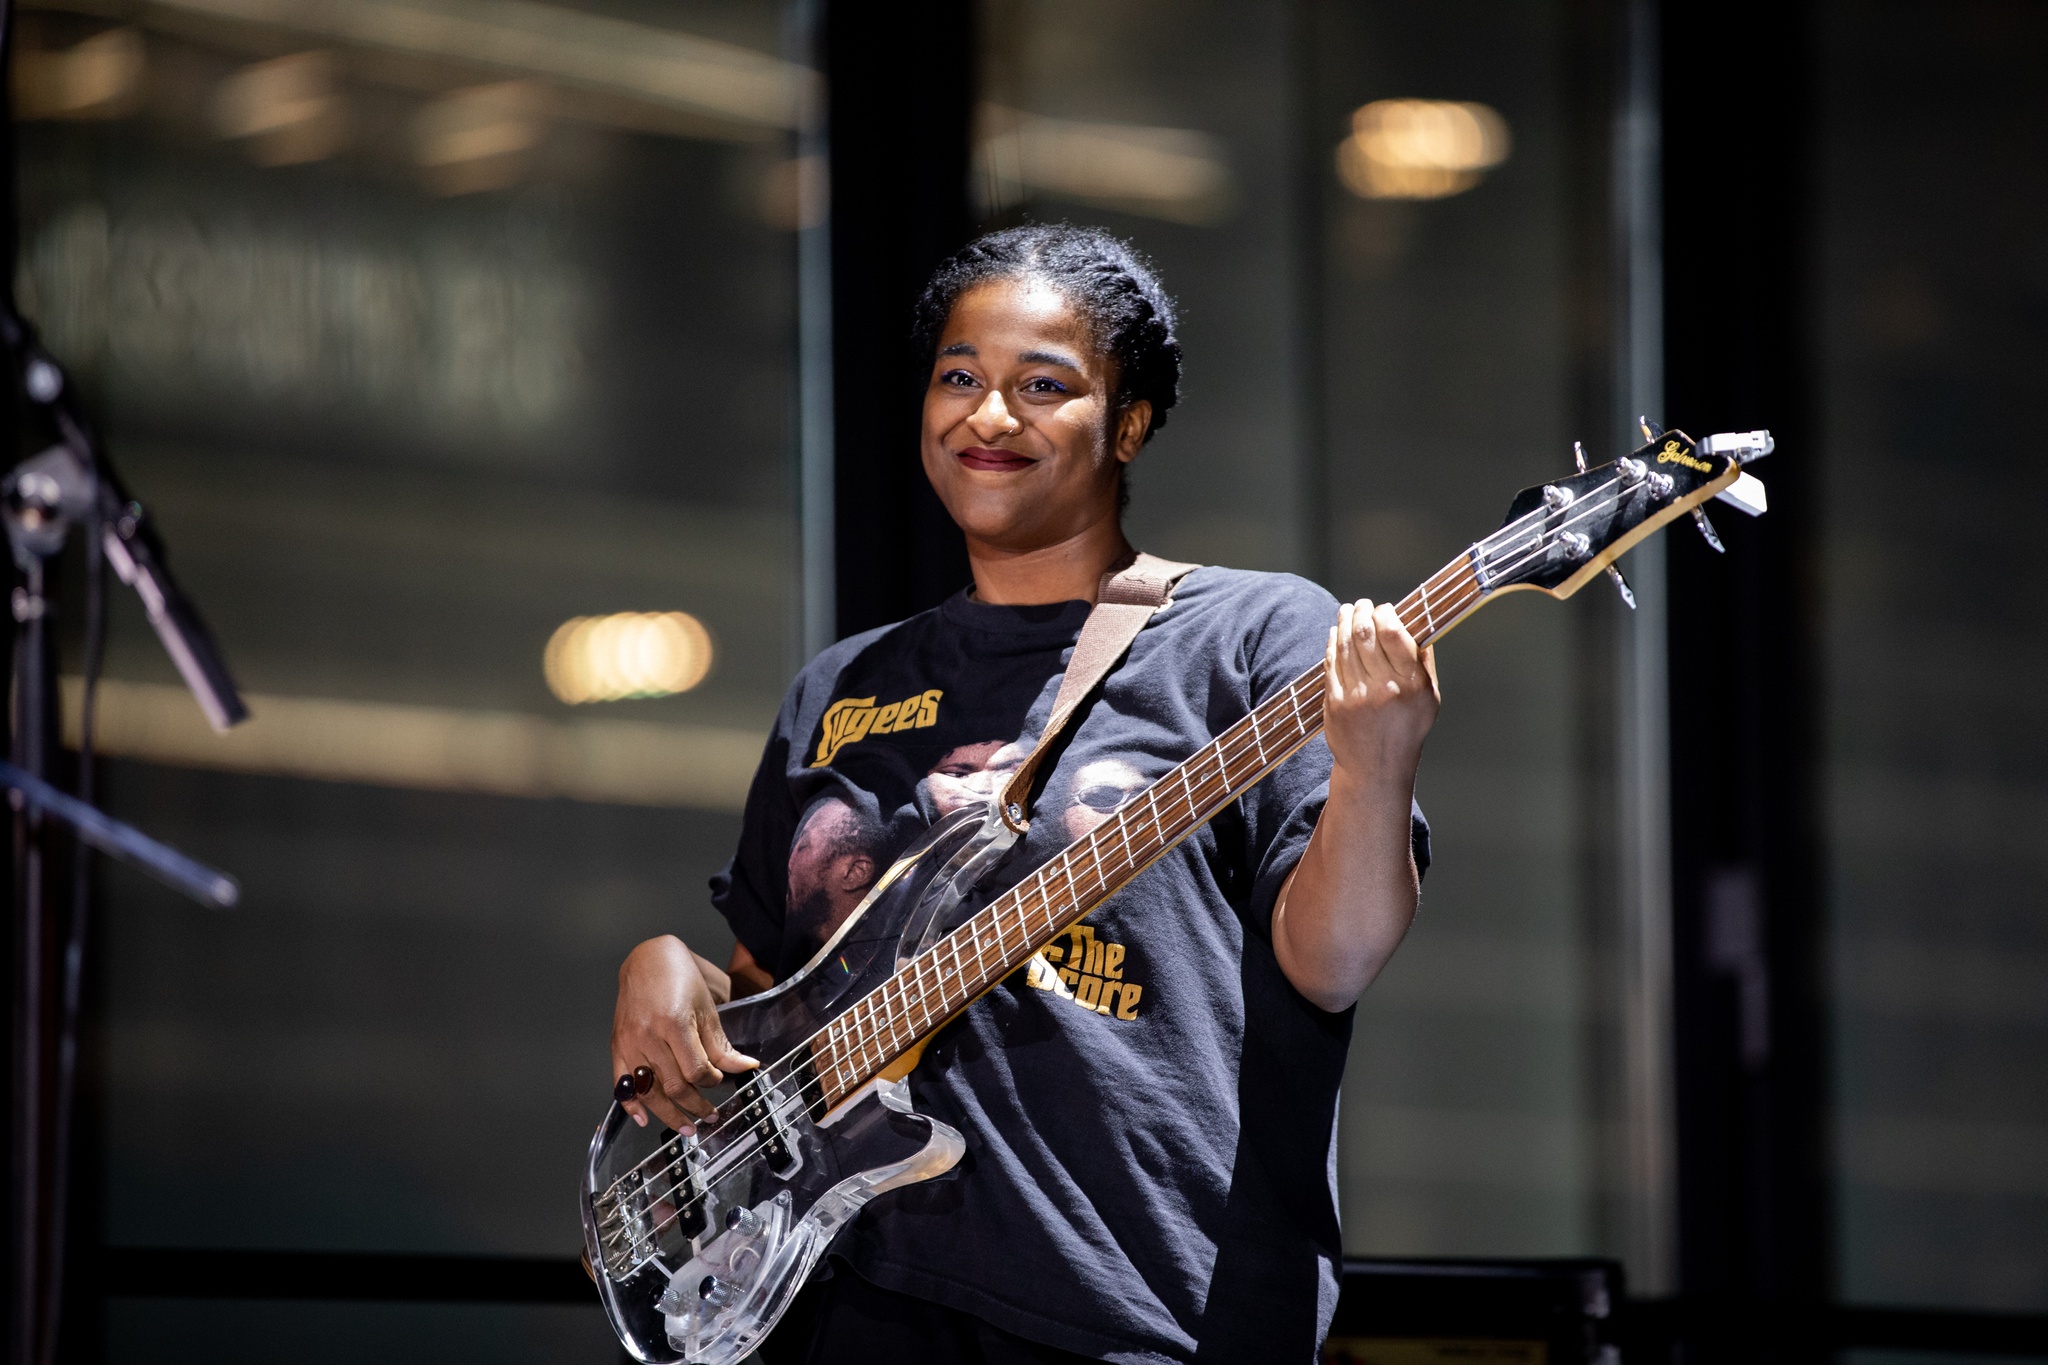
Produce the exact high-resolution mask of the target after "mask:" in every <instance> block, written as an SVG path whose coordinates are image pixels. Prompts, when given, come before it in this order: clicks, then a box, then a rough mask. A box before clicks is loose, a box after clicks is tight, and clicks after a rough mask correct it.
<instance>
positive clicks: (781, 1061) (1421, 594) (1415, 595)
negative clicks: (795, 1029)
mask: <svg viewBox="0 0 2048 1365" xmlns="http://www.w3.org/2000/svg"><path fill="white" fill-rule="evenodd" d="M1538 515H1540V513H1535V512H1532V513H1529V514H1527V515H1525V516H1523V517H1521V518H1518V519H1517V521H1516V522H1514V523H1510V525H1509V526H1508V527H1503V528H1502V529H1501V530H1499V531H1496V532H1494V533H1493V535H1492V536H1489V537H1486V538H1485V540H1482V542H1481V543H1482V544H1484V543H1485V541H1486V540H1492V539H1496V538H1498V537H1499V536H1501V535H1502V534H1504V533H1506V532H1508V531H1510V530H1512V529H1514V528H1515V527H1517V526H1519V524H1520V523H1521V522H1525V521H1528V520H1530V519H1531V518H1532V517H1535V516H1538ZM1468 554H1469V552H1468ZM1468 565H1469V560H1468V556H1467V555H1461V556H1459V557H1457V558H1454V559H1452V560H1451V561H1450V562H1449V563H1447V564H1445V565H1444V566H1443V567H1441V568H1439V569H1438V570H1437V571H1436V572H1435V573H1434V574H1431V575H1430V577H1429V578H1428V579H1426V580H1424V582H1423V583H1422V585H1421V586H1420V587H1418V588H1417V589H1416V590H1415V591H1414V592H1411V593H1410V594H1409V598H1408V599H1403V606H1404V607H1405V606H1406V605H1407V602H1408V600H1409V599H1416V600H1419V601H1420V602H1422V603H1423V604H1425V606H1426V604H1427V602H1428V595H1429V593H1430V592H1431V591H1433V590H1434V589H1435V588H1438V587H1441V586H1445V584H1443V583H1439V580H1446V579H1447V578H1448V576H1450V575H1454V574H1457V573H1459V572H1461V571H1464V570H1466V569H1467V568H1468ZM1468 582H1469V580H1468ZM1468 599H1469V594H1468V593H1465V592H1461V593H1460V595H1459V598H1458V603H1459V604H1462V603H1463V602H1464V601H1466V600H1468ZM1458 610H1462V605H1454V606H1453V607H1452V608H1451V612H1452V613H1455V612H1456V611H1458ZM1407 615H1408V613H1407V612H1405V611H1404V612H1403V618H1404V622H1405V619H1406V617H1407ZM1411 629H1412V627H1411ZM1301 681H1302V680H1301V679H1297V680H1296V682H1295V683H1294V684H1290V689H1289V690H1292V688H1293V687H1295V686H1298V685H1299V684H1300V682H1301ZM1253 714H1254V716H1255V715H1256V714H1257V713H1256V712H1254V713H1253ZM1252 718H1253V717H1252V716H1247V717H1246V718H1245V719H1246V720H1251V719H1252ZM1230 737H1231V732H1229V731H1226V732H1225V734H1224V735H1221V736H1218V739H1217V741H1215V742H1212V743H1211V744H1210V745H1206V746H1204V749H1205V750H1207V749H1214V748H1216V747H1217V744H1218V743H1220V742H1221V741H1223V740H1227V739H1229V738H1230ZM1204 757H1205V754H1204V752H1203V751H1197V752H1196V753H1195V754H1193V755H1191V756H1190V757H1189V758H1188V759H1187V760H1186V763H1185V764H1183V765H1182V766H1183V767H1192V766H1193V765H1195V764H1196V763H1198V762H1200V761H1202V760H1203V758H1204ZM1168 776H1170V774H1169V775H1168ZM1163 781H1164V779H1162V783H1163ZM1091 833H1092V832H1091ZM817 1036H818V1035H813V1037H812V1038H807V1039H806V1040H805V1043H804V1044H800V1045H799V1046H797V1047H795V1048H792V1049H790V1051H789V1052H787V1053H785V1054H784V1055H783V1056H782V1057H779V1058H777V1059H775V1060H774V1061H771V1062H769V1063H767V1064H766V1065H764V1066H763V1067H762V1068H761V1070H760V1071H758V1072H756V1073H755V1075H754V1076H752V1077H749V1078H748V1081H747V1082H746V1083H745V1084H746V1086H748V1087H751V1088H754V1089H759V1082H760V1081H761V1079H762V1078H763V1077H764V1076H769V1075H770V1073H772V1072H773V1071H774V1070H775V1069H776V1068H777V1067H781V1066H785V1065H787V1064H789V1063H790V1062H791V1061H792V1060H793V1059H795V1058H797V1057H798V1056H799V1055H800V1054H801V1053H802V1052H803V1051H804V1050H805V1047H806V1046H807V1045H809V1044H810V1043H811V1042H813V1041H814V1040H815V1038H816V1037H817ZM814 1055H815V1053H814ZM735 1097H737V1095H736V1096H735ZM758 1102H759V1100H758V1098H756V1097H753V1096H749V1098H748V1099H747V1101H746V1103H745V1104H743V1105H742V1106H741V1108H740V1109H739V1110H737V1111H729V1112H731V1113H732V1114H733V1116H734V1117H740V1116H741V1115H744V1114H746V1113H748V1112H749V1110H750V1109H751V1107H753V1106H754V1105H755V1104H757V1103H758ZM666 1145H667V1144H664V1146H666ZM663 1155H664V1154H663V1152H662V1151H660V1150H657V1151H655V1152H654V1153H652V1154H650V1155H649V1156H648V1157H646V1158H644V1159H643V1160H642V1161H641V1162H640V1163H638V1164H637V1165H636V1166H635V1167H634V1168H633V1172H632V1173H635V1174H641V1175H643V1176H648V1173H647V1172H646V1171H645V1169H644V1168H645V1167H647V1166H648V1165H649V1164H650V1163H652V1162H656V1161H659V1160H661V1159H662V1157H663ZM673 1159H675V1160H680V1159H681V1154H680V1152H678V1153H677V1154H675V1157H674V1158H673ZM663 1173H665V1172H663ZM622 1178H623V1177H622ZM648 1178H657V1177H653V1176H648ZM617 1187H618V1185H617V1182H616V1181H615V1182H614V1183H613V1185H612V1186H611V1187H610V1188H609V1189H608V1190H607V1193H612V1194H616V1191H617Z"/></svg>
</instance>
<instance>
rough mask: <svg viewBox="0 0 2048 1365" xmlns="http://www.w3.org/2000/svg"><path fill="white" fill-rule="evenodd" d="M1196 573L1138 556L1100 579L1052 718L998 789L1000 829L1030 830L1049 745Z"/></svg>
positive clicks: (1189, 567)
mask: <svg viewBox="0 0 2048 1365" xmlns="http://www.w3.org/2000/svg"><path fill="white" fill-rule="evenodd" d="M1200 567H1201V566H1200V565H1199V564H1178V563H1175V562H1174V561H1173V560H1170V559H1160V558H1158V557H1157V556H1155V555H1148V554H1140V555H1139V556H1138V557H1137V558H1136V559H1134V560H1132V561H1131V562H1130V563H1129V564H1126V565H1125V566H1123V567H1122V568H1120V569H1112V570H1110V571H1109V572H1108V573H1106V574H1104V575H1103V576H1102V584H1101V586H1100V587H1099V588H1098V589H1097V590H1096V595H1095V607H1094V610H1092V611H1090V612H1089V613H1088V620H1087V621H1086V622H1085V623H1084V624H1083V625H1082V626H1081V638H1080V639H1078V640H1076V641H1075V642H1074V655H1073V658H1071V659H1070V660H1068V662H1067V671H1066V674H1065V676H1063V677H1062V678H1061V679H1060V690H1059V694H1058V695H1057V696H1055V697H1054V698H1053V702H1052V714H1051V715H1050V716H1048V717H1046V721H1045V729H1044V730H1043V731H1042V732H1041V733H1040V734H1039V736H1038V745H1037V747H1036V748H1034V749H1032V751H1031V756H1030V757H1028V758H1026V759H1025V760H1024V762H1023V763H1021V764H1019V765H1018V768H1017V771H1016V772H1014V773H1012V774H1011V775H1010V780H1009V781H1008V782H1006V783H1004V784H1003V791H1002V795H1001V796H1000V797H999V798H998V800H999V802H1000V809H1001V811H1002V816H1003V823H1004V824H1007V825H1008V826H1010V828H1012V829H1014V830H1016V831H1017V832H1018V833H1020V834H1021V833H1023V832H1024V830H1025V829H1027V828H1028V827H1029V826H1030V823H1031V822H1030V820H1029V818H1028V815H1029V807H1030V804H1031V787H1032V784H1033V783H1034V782H1036V781H1037V780H1038V768H1039V764H1040V763H1041V762H1042V761H1043V760H1044V758H1045V757H1046V755H1048V754H1050V753H1052V752H1053V749H1054V744H1053V741H1054V740H1055V739H1057V738H1058V737H1059V735H1060V733H1061V732H1062V731H1063V730H1065V729H1066V726H1067V722H1068V721H1069V720H1071V719H1073V717H1074V713H1075V712H1077V711H1079V710H1080V709H1081V707H1082V704H1083V703H1085V702H1086V701H1087V700H1088V698H1089V696H1090V695H1092V694H1093V693H1094V691H1095V688H1096V685H1097V684H1098V683H1100V682H1101V681H1102V680H1103V679H1104V678H1106V677H1108V676H1109V675H1110V673H1111V671H1113V670H1114V669H1115V668H1116V666H1117V664H1118V663H1120V662H1122V660H1123V657H1124V655H1125V654H1127V653H1128V652H1129V651H1130V648H1131V642H1132V641H1133V640H1136V639H1137V638H1138V632H1139V631H1141V630H1143V629H1144V628H1145V623H1146V622H1147V621H1149V620H1151V619H1152V616H1153V614H1154V613H1155V612H1157V611H1159V610H1160V609H1161V608H1162V607H1165V606H1166V605H1168V604H1169V603H1171V602H1172V601H1173V586H1174V584H1176V583H1178V582H1180V580H1181V579H1183V578H1185V577H1187V576H1188V575H1189V574H1190V573H1192V572H1194V571H1195V570H1196V569H1198V568H1200Z"/></svg>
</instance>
